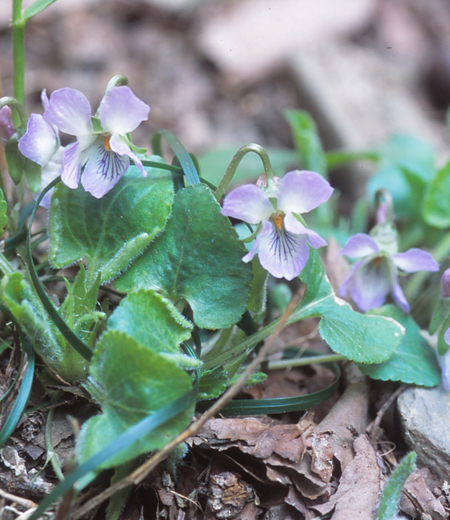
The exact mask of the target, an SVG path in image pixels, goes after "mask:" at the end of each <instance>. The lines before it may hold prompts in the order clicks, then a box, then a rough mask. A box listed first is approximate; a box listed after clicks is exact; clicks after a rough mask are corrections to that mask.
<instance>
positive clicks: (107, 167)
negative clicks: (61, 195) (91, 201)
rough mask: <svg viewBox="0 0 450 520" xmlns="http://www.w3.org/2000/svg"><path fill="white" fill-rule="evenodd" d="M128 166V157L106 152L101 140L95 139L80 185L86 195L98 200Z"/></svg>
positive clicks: (118, 179)
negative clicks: (88, 194)
mask: <svg viewBox="0 0 450 520" xmlns="http://www.w3.org/2000/svg"><path fill="white" fill-rule="evenodd" d="M129 164H130V159H129V158H128V156H126V155H118V154H116V153H115V152H112V151H108V150H106V148H105V147H104V145H103V138H100V139H97V141H96V142H95V143H94V144H93V145H92V147H91V149H90V157H89V159H88V161H87V163H86V166H85V168H84V171H83V175H82V177H81V184H82V185H83V187H84V189H85V190H86V191H87V192H88V193H90V194H91V195H93V196H94V197H96V198H97V199H99V198H101V197H103V195H105V194H106V193H108V191H110V190H111V189H112V188H113V187H114V186H115V185H116V184H117V183H118V182H119V181H120V179H121V177H122V175H123V174H124V173H125V171H126V169H127V168H128V166H129Z"/></svg>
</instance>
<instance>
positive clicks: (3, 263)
mask: <svg viewBox="0 0 450 520" xmlns="http://www.w3.org/2000/svg"><path fill="white" fill-rule="evenodd" d="M0 271H1V272H2V273H3V274H4V275H5V276H7V275H10V274H13V273H14V269H13V268H12V265H11V264H10V263H9V262H8V260H7V259H6V257H5V256H4V255H3V253H0Z"/></svg>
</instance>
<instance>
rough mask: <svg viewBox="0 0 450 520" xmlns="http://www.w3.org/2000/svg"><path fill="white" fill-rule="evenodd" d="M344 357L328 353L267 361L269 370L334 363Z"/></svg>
mask: <svg viewBox="0 0 450 520" xmlns="http://www.w3.org/2000/svg"><path fill="white" fill-rule="evenodd" d="M345 359H346V358H345V357H343V356H341V355H339V354H329V355H326V356H322V355H319V356H308V357H301V358H294V359H280V360H278V361H269V370H277V369H280V368H291V367H304V366H307V365H312V364H314V363H315V364H317V363H334V362H335V361H343V360H345Z"/></svg>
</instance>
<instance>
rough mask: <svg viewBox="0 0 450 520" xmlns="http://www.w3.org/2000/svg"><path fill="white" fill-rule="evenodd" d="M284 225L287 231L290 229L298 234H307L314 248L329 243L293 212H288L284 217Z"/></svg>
mask: <svg viewBox="0 0 450 520" xmlns="http://www.w3.org/2000/svg"><path fill="white" fill-rule="evenodd" d="M284 227H285V229H286V231H289V232H291V233H294V234H296V235H306V236H307V237H308V242H309V244H310V245H311V247H313V248H314V249H318V248H319V247H323V246H326V245H327V242H326V240H324V239H323V238H322V237H321V236H320V235H319V234H318V233H316V232H315V231H313V230H312V229H308V228H307V227H305V226H304V225H303V224H302V223H301V222H300V221H299V220H298V219H297V218H296V217H295V215H294V214H293V213H291V212H289V213H286V215H285V217H284Z"/></svg>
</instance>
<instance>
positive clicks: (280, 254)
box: [258, 226, 309, 280]
mask: <svg viewBox="0 0 450 520" xmlns="http://www.w3.org/2000/svg"><path fill="white" fill-rule="evenodd" d="M258 256H259V261H260V262H261V265H262V266H263V267H264V269H266V270H267V271H269V273H270V274H271V275H272V276H275V278H286V280H292V279H293V278H295V277H296V276H298V275H299V274H300V273H301V272H302V270H303V268H304V267H305V264H306V262H307V261H308V256H309V247H308V242H307V240H306V236H305V235H294V234H293V233H289V232H288V231H284V230H278V229H277V228H276V227H275V226H272V231H271V233H270V234H269V235H265V236H263V237H262V238H261V241H260V243H259V251H258Z"/></svg>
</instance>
